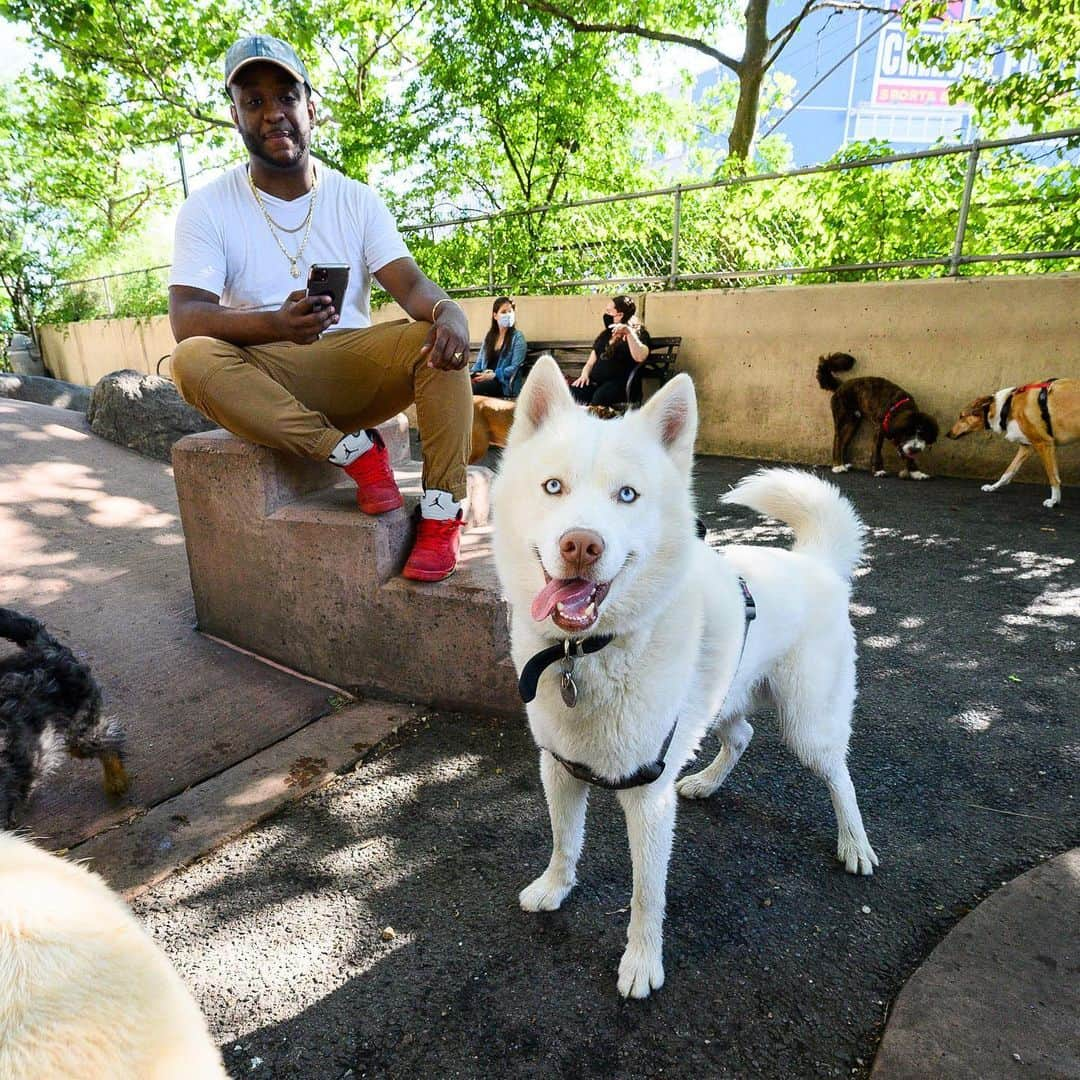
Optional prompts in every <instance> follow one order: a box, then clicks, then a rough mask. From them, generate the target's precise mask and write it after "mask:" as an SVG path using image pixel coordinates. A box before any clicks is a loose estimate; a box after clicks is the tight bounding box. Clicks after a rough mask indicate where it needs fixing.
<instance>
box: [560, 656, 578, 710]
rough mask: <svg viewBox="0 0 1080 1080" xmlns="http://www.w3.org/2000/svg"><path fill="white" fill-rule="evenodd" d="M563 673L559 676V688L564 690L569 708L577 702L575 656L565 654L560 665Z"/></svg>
mask: <svg viewBox="0 0 1080 1080" xmlns="http://www.w3.org/2000/svg"><path fill="white" fill-rule="evenodd" d="M560 670H561V672H562V674H561V675H560V677H559V689H560V691H561V692H562V699H563V703H564V704H565V705H566V707H567V708H568V709H572V708H573V707H574V706H575V705H576V704H577V683H576V682H574V658H573V657H572V656H570V655H569V654H568V655H566V656H564V657H563V659H562V663H561V665H560Z"/></svg>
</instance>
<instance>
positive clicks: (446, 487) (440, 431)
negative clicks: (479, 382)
mask: <svg viewBox="0 0 1080 1080" xmlns="http://www.w3.org/2000/svg"><path fill="white" fill-rule="evenodd" d="M430 330H431V324H430V323H427V322H412V323H410V322H404V321H399V322H393V323H380V324H379V325H378V326H369V327H366V328H365V329H363V330H340V331H337V332H332V333H329V334H324V335H323V336H322V338H321V339H320V340H319V341H317V342H315V343H314V344H312V345H293V344H291V343H290V342H274V343H273V344H270V345H247V346H240V345H231V344H229V342H227V341H219V340H217V339H216V338H209V337H192V338H187V339H186V340H184V341H181V342H180V344H179V345H177V346H176V349H175V350H174V351H173V354H172V375H173V379H174V380H175V381H176V385H177V388H178V389H179V391H180V393H181V394H182V395H183V397H184V398H185V400H187V401H188V402H190V403H191V404H192V405H194V406H195V408H196V409H198V410H199V411H200V412H202V413H204V414H205V415H206V416H208V417H209V418H210V419H211V420H213V421H214V422H215V423H217V424H220V425H221V426H222V427H223V428H226V429H228V430H229V431H231V432H232V433H233V434H234V435H239V436H240V438H242V439H247V440H249V441H250V442H255V443H260V444H261V445H263V446H270V447H273V448H274V449H276V450H286V451H288V452H289V453H293V454H298V455H300V456H301V457H307V458H314V459H316V460H319V461H325V460H326V458H328V457H329V456H330V452H331V451H332V450H333V449H334V447H335V446H336V445H337V444H338V442H339V441H340V440H341V438H342V436H343V434H344V433H346V432H351V431H359V430H360V429H361V428H371V427H376V426H377V425H378V424H381V423H383V421H385V420H389V419H390V417H392V416H395V415H396V414H397V413H399V412H401V411H402V410H403V409H406V408H408V406H409V405H411V404H413V402H415V403H416V420H417V426H418V427H419V429H420V437H421V439H422V440H423V446H424V473H423V483H424V487H425V488H438V489H440V490H442V491H449V492H450V493H451V495H453V496H454V498H455V499H463V498H464V497H465V463H466V462H467V461H468V458H469V449H470V442H471V439H472V388H471V385H470V382H469V373H468V371H467V370H462V371H438V370H436V369H434V368H430V367H428V366H427V361H426V360H424V359H422V358H421V356H420V346H421V345H423V343H424V341H425V339H426V338H427V335H428V332H429V331H430Z"/></svg>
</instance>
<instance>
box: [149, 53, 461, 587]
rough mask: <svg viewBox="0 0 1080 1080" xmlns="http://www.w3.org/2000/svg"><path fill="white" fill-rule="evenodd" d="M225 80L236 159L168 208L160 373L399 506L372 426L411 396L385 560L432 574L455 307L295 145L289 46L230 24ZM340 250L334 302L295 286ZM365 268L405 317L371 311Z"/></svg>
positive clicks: (456, 414) (442, 508)
mask: <svg viewBox="0 0 1080 1080" xmlns="http://www.w3.org/2000/svg"><path fill="white" fill-rule="evenodd" d="M225 88H226V92H227V93H228V94H229V96H230V101H231V105H230V112H231V114H232V119H233V123H235V124H236V128H237V130H238V131H239V133H240V137H241V138H242V139H243V141H244V145H245V146H246V147H247V152H248V162H247V163H246V164H244V165H240V166H237V167H236V168H235V169H232V170H230V171H229V172H228V173H227V174H226V175H225V176H223V177H221V178H220V179H219V180H216V181H214V182H213V183H211V184H209V185H207V186H206V187H204V188H202V189H201V190H199V191H196V192H193V193H192V195H191V197H190V198H189V199H188V200H187V202H186V203H185V204H184V206H183V207H182V208H181V210H180V215H179V217H178V219H177V223H176V242H175V251H174V256H173V266H172V274H171V276H170V279H169V318H170V321H171V323H172V329H173V334H174V335H175V337H176V340H177V342H178V344H177V347H176V350H175V351H174V353H173V355H172V373H173V378H174V379H175V381H176V385H177V387H178V388H179V390H180V392H181V394H183V396H184V398H186V399H187V401H189V402H190V403H191V404H192V405H194V406H195V407H196V408H197V409H199V410H201V411H202V412H203V413H205V414H206V415H207V416H209V417H210V418H211V419H212V420H214V421H215V422H216V423H218V424H220V425H221V426H222V427H224V428H227V429H228V430H229V431H231V432H233V434H235V435H239V436H240V437H241V438H243V439H248V440H250V441H251V442H256V443H261V444H262V445H263V446H269V447H273V448H275V449H278V450H285V451H288V452H290V453H294V454H299V455H302V456H304V457H308V458H314V459H316V460H320V461H330V462H332V463H333V464H335V465H339V466H341V467H342V468H343V469H344V470H345V472H347V473H348V474H349V475H350V476H351V477H352V478H353V479H354V480H355V481H356V483H357V486H358V491H357V501H358V502H359V504H360V509H361V510H363V511H364V512H365V513H368V514H382V513H386V512H387V511H389V510H394V509H397V508H398V507H400V506H401V505H402V503H403V500H402V497H401V493H400V492H399V491H398V488H397V484H396V483H395V481H394V475H393V473H392V471H391V469H390V464H389V455H388V453H387V451H386V448H385V446H384V445H383V443H382V439H381V438H380V437H379V434H378V432H376V431H375V430H374V428H375V426H376V425H377V424H380V423H382V422H383V421H385V420H388V419H389V418H390V417H392V416H394V415H395V414H397V413H399V412H401V411H402V410H403V409H405V408H407V407H408V406H409V405H411V404H412V403H413V402H415V403H416V416H417V424H418V427H419V431H420V437H421V440H422V442H423V448H424V469H423V485H424V494H423V497H422V499H421V502H420V518H419V521H418V525H417V534H416V541H415V543H414V545H413V548H412V552H411V553H410V555H409V558H408V561H407V562H406V564H405V569H404V571H403V573H404V576H405V577H407V578H413V579H414V580H418V581H440V580H442V579H443V578H445V577H448V576H449V575H450V574H451V573H453V571H454V568H455V566H456V564H457V555H458V547H459V543H460V539H459V531H460V528H461V525H462V513H461V500H462V499H464V497H465V464H466V461H467V460H468V456H469V443H470V438H471V429H472V390H471V387H470V384H469V376H468V372H467V371H466V364H467V362H468V355H469V329H468V325H467V323H466V321H465V315H464V313H463V312H462V310H461V308H460V307H459V306H458V305H457V304H456V303H455V302H454V301H453V300H451V299H450V298H449V297H448V296H447V295H446V293H445V292H443V290H442V289H440V288H439V287H438V286H437V285H435V284H434V282H432V281H431V280H430V279H429V278H427V277H426V276H425V275H424V274H423V273H422V272H421V271H420V268H419V267H418V266H417V265H416V263H415V262H414V260H413V259H412V257H411V256H410V254H409V251H408V248H407V247H406V246H405V243H404V241H403V240H402V238H401V236H400V234H399V233H398V230H397V226H396V225H395V223H394V221H393V219H392V218H391V216H390V213H389V212H388V211H387V209H386V207H385V205H384V204H383V202H382V200H381V199H379V197H378V196H377V195H376V194H375V192H373V191H372V190H371V189H370V188H369V187H367V186H366V185H364V184H361V183H359V182H357V181H355V180H350V179H348V178H347V177H345V176H343V175H342V174H341V173H338V172H336V171H335V170H334V169H331V168H328V167H327V166H325V165H323V164H322V163H319V164H316V163H315V162H314V161H313V160H312V159H311V156H310V153H309V148H308V143H309V139H310V136H311V129H312V124H313V122H314V120H315V105H314V103H313V102H312V100H311V82H310V79H309V77H308V73H307V69H306V67H305V66H304V64H303V62H302V61H301V60H300V58H299V57H298V56H297V55H296V53H295V52H294V50H293V49H292V48H291V46H289V45H287V44H286V43H285V42H283V41H279V40H278V39H277V38H273V37H269V36H267V35H265V34H257V35H254V36H251V37H245V38H241V39H240V40H239V41H237V42H236V43H235V44H234V45H233V46H232V47H231V48H230V49H229V51H228V53H227V54H226V57H225ZM341 263H347V264H348V265H349V267H350V274H349V282H348V288H347V291H346V293H345V296H344V300H343V303H342V305H341V308H342V310H341V311H337V310H335V308H334V307H332V306H330V305H326V306H320V304H319V302H318V301H317V300H312V299H311V298H309V297H308V296H307V295H306V293H305V292H304V291H303V290H300V291H295V290H296V287H297V284H298V283H299V282H301V280H302V279H303V278H304V277H306V275H307V272H308V269H309V268H310V267H311V266H314V265H325V264H341ZM372 277H375V278H376V279H377V280H378V282H379V284H380V285H381V286H382V287H383V288H384V289H386V291H387V292H388V293H389V294H390V295H391V296H392V297H393V298H394V299H395V300H396V301H397V302H398V303H399V304H400V305H401V306H402V308H404V309H405V311H406V312H408V314H409V315H411V316H412V317H413V318H414V319H416V320H417V321H416V322H412V323H407V322H404V321H399V322H395V323H388V324H382V325H379V326H372V325H371V315H370V292H371V278H372ZM283 297H284V302H282V298H283Z"/></svg>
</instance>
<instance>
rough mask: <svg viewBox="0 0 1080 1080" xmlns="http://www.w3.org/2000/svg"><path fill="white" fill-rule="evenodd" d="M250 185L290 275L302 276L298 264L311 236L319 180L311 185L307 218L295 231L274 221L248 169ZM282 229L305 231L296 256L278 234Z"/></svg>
mask: <svg viewBox="0 0 1080 1080" xmlns="http://www.w3.org/2000/svg"><path fill="white" fill-rule="evenodd" d="M247 178H248V184H249V185H250V187H251V194H252V195H254V197H255V203H256V205H257V206H258V207H259V209H260V210H261V211H262V214H263V217H264V218H266V224H267V225H268V226H269V227H270V235H271V236H272V237H273V238H274V243H275V244H277V246H278V249H279V250H280V251H281V254H282V255H284V256H285V258H286V259H288V260H289V273H290V274H291V275H292V276H293V277H294V278H298V277H299V276H300V267H299V266H298V265H297V263H299V262H300V258H301V256H303V254H304V248H306V247H307V242H308V237H309V236H311V221H312V218H313V217H314V215H315V196H316V195H317V194H318V192H319V178H318V176H314V177H313V178H312V183H311V202H309V203H308V210H307V216H306V217H305V218H304V220H303V221H302V222H300V224H299V225H297V226H296V228H295V229H283V228H282V227H281V226H280V225H278V223H277V222H276V221H274V219H273V218H272V217H271V216H270V211H269V210H267V209H266V204H265V203H264V202H263V201H262V196H261V195H260V194H259V189H258V188H257V187H256V186H255V178H254V177H253V176H252V175H251V170H250V169H248V174H247ZM278 229H281V231H282V232H285V233H295V232H299V231H300V230H301V229H303V230H304V236H303V239H301V241H300V247H299V248H297V251H296V254H295V255H290V254H289V252H288V249H287V248H286V247H285V245H284V244H283V243H282V242H281V238H280V237H279V236H278V234H277V230H278Z"/></svg>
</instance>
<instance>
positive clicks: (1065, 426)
mask: <svg viewBox="0 0 1080 1080" xmlns="http://www.w3.org/2000/svg"><path fill="white" fill-rule="evenodd" d="M983 430H986V431H993V432H996V433H997V434H999V435H1003V436H1004V437H1005V438H1006V439H1007V440H1008V441H1009V442H1014V443H1020V449H1019V450H1017V451H1016V456H1015V457H1014V458H1013V459H1012V461H1011V462H1009V467H1008V468H1007V469H1006V470H1005V471H1004V472H1003V473H1002V474H1001V476H1000V477H999V478H998V479H997V481H995V482H994V483H993V484H983V486H982V490H983V491H997V489H998V488H1000V487H1004V486H1005V485H1006V484H1007V483H1008V482H1009V481H1010V480H1012V478H1013V477H1014V476H1015V475H1016V473H1017V471H1018V470H1019V468H1020V466H1021V465H1023V464H1024V462H1025V461H1027V459H1028V458H1029V457H1030V456H1031V451H1032V450H1034V451H1035V453H1036V454H1038V455H1039V460H1040V461H1041V462H1042V463H1043V468H1044V469H1045V470H1046V478H1047V479H1048V480H1049V481H1050V498H1049V499H1044V500H1043V506H1045V507H1048V508H1049V507H1053V506H1057V504H1058V503H1059V502H1061V475H1060V473H1059V472H1058V466H1057V447H1058V446H1064V445H1065V444H1066V443H1071V442H1075V441H1076V440H1077V439H1080V379H1046V380H1044V381H1043V382H1037V383H1028V384H1027V385H1026V386H1005V387H1002V389H1000V390H998V391H997V393H996V394H994V395H993V396H991V397H980V398H976V399H975V400H974V401H973V402H972V403H971V404H970V405H969V406H968V407H967V408H966V409H964V411H963V412H962V413H960V415H959V417H957V420H956V423H955V424H953V426H952V427H951V428H950V429H949V432H948V437H949V438H950V439H959V438H962V437H963V436H964V435H967V434H969V433H970V432H972V431H983Z"/></svg>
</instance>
